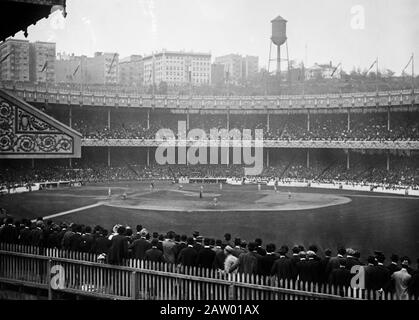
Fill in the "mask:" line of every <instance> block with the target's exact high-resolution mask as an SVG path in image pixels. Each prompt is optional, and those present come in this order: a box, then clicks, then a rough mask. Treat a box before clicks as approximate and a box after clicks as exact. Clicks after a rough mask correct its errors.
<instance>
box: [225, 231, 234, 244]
mask: <svg viewBox="0 0 419 320" xmlns="http://www.w3.org/2000/svg"><path fill="white" fill-rule="evenodd" d="M223 244H224V247H227V246H230V247H232V248H234V242H233V241H232V240H231V234H230V233H226V234H225V235H224V243H223Z"/></svg>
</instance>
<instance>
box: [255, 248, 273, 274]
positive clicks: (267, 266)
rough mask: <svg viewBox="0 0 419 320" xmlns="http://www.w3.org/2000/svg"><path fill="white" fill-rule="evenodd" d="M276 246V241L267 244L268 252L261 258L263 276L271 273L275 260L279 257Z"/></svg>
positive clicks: (260, 271)
mask: <svg viewBox="0 0 419 320" xmlns="http://www.w3.org/2000/svg"><path fill="white" fill-rule="evenodd" d="M275 250H276V246H275V244H274V243H268V244H267V245H266V254H265V255H264V256H261V258H260V259H259V268H258V270H259V274H260V275H261V276H269V275H271V270H272V266H273V265H274V262H275V260H276V259H277V258H278V257H277V255H276V254H275Z"/></svg>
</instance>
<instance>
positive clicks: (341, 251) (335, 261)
mask: <svg viewBox="0 0 419 320" xmlns="http://www.w3.org/2000/svg"><path fill="white" fill-rule="evenodd" d="M345 254H346V249H345V248H344V247H339V248H338V253H337V255H336V257H332V258H330V260H329V264H328V266H327V273H328V274H331V273H332V271H333V270H334V269H338V268H340V266H341V264H340V261H341V260H345ZM345 265H346V263H345Z"/></svg>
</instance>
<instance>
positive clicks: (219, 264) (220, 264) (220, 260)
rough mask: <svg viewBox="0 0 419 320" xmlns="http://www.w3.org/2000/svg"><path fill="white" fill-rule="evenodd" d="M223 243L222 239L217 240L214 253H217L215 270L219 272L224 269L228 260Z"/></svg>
mask: <svg viewBox="0 0 419 320" xmlns="http://www.w3.org/2000/svg"><path fill="white" fill-rule="evenodd" d="M222 245H223V242H222V241H221V240H220V239H217V240H215V247H214V249H213V251H214V252H215V258H214V268H215V269H217V270H223V269H224V261H225V259H226V255H225V252H224V249H223V248H222Z"/></svg>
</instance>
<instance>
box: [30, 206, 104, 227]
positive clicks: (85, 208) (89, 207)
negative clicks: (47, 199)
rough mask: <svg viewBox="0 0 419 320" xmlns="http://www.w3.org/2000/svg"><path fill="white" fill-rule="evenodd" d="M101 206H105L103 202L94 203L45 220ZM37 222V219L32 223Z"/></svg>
mask: <svg viewBox="0 0 419 320" xmlns="http://www.w3.org/2000/svg"><path fill="white" fill-rule="evenodd" d="M101 205H103V202H97V203H94V204H91V205H88V206H84V207H80V208H76V209H71V210H68V211H63V212H59V213H55V214H51V215H49V216H45V217H43V218H44V219H45V220H46V219H51V218H56V217H60V216H65V215H67V214H70V213H74V212H77V211H83V210H87V209H91V208H94V207H99V206H101ZM35 221H36V219H33V220H32V222H35Z"/></svg>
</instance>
